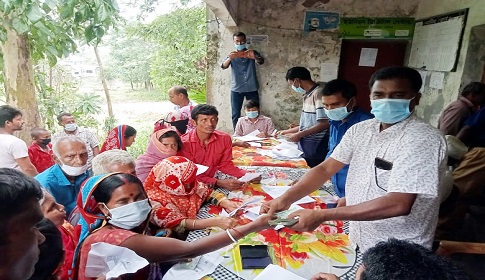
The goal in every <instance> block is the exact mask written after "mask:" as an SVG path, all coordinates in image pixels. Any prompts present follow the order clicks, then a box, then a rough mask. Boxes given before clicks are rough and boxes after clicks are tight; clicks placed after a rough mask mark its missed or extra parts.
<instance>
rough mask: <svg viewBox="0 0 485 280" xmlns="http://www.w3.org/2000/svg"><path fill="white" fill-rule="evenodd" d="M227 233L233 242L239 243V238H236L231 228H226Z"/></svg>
mask: <svg viewBox="0 0 485 280" xmlns="http://www.w3.org/2000/svg"><path fill="white" fill-rule="evenodd" d="M226 233H227V236H229V238H230V239H231V240H232V242H234V243H237V240H236V239H235V238H234V236H232V234H231V232H230V231H229V229H226Z"/></svg>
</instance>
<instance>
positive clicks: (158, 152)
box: [135, 128, 182, 182]
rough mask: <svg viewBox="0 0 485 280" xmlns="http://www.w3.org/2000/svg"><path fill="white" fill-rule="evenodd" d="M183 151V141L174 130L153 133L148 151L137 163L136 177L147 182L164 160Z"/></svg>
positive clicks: (167, 129) (168, 129)
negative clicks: (153, 170)
mask: <svg viewBox="0 0 485 280" xmlns="http://www.w3.org/2000/svg"><path fill="white" fill-rule="evenodd" d="M180 149H182V140H181V139H180V136H179V134H178V133H177V131H175V130H174V129H173V128H166V129H162V130H158V131H156V132H153V133H152V135H151V136H150V142H149V143H148V147H147V150H146V152H145V153H144V154H141V155H139V156H138V158H137V159H136V161H135V169H136V176H137V177H138V179H140V181H142V182H145V180H146V178H147V177H148V174H149V173H150V170H152V168H153V167H154V166H155V164H157V163H159V162H160V161H161V160H163V159H164V158H167V157H170V156H174V155H176V154H177V152H178V151H180Z"/></svg>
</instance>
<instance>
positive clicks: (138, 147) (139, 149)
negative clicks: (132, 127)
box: [126, 128, 153, 159]
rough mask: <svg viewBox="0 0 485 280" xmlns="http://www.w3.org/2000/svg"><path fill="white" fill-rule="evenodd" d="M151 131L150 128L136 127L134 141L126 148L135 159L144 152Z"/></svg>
mask: <svg viewBox="0 0 485 280" xmlns="http://www.w3.org/2000/svg"><path fill="white" fill-rule="evenodd" d="M152 131H153V129H152V128H143V129H138V128H137V129H136V138H135V142H134V143H133V144H132V145H131V147H128V148H126V150H127V151H128V152H129V153H130V154H131V155H132V156H133V158H135V159H136V158H137V157H138V156H139V155H141V154H143V153H145V151H146V149H147V146H148V141H149V139H150V134H151V133H152Z"/></svg>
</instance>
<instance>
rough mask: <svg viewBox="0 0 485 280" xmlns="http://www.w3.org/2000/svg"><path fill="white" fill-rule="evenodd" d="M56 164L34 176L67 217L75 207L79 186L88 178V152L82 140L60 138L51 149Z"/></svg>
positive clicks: (70, 137) (71, 137)
mask: <svg viewBox="0 0 485 280" xmlns="http://www.w3.org/2000/svg"><path fill="white" fill-rule="evenodd" d="M52 151H53V153H54V157H55V161H56V164H55V165H53V166H52V167H50V168H49V169H46V170H45V171H44V172H42V173H40V174H39V175H37V176H35V179H36V180H37V181H39V183H40V184H41V185H42V186H43V187H44V188H46V189H47V190H48V191H49V192H50V193H51V194H52V196H54V198H55V199H56V202H57V203H60V204H62V205H63V206H64V207H65V208H66V214H67V215H68V216H69V214H70V213H71V211H72V209H74V207H75V206H76V198H77V194H78V193H79V190H80V188H81V184H82V183H83V182H84V180H86V179H87V178H88V174H87V172H86V171H87V161H88V152H87V150H86V145H85V144H84V142H83V140H81V139H79V138H77V137H75V136H66V137H62V138H60V139H59V140H58V141H57V142H56V143H55V144H54V147H53V149H52Z"/></svg>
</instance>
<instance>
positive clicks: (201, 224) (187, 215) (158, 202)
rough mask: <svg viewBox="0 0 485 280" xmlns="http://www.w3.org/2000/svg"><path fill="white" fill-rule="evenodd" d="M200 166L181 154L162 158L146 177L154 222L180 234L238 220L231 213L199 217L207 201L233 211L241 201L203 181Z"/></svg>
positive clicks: (231, 223) (220, 225)
mask: <svg viewBox="0 0 485 280" xmlns="http://www.w3.org/2000/svg"><path fill="white" fill-rule="evenodd" d="M196 173H197V166H196V165H195V164H194V163H193V162H192V161H190V160H188V159H187V158H185V157H181V156H173V157H169V158H166V159H164V160H162V161H161V162H159V163H158V164H157V165H155V167H153V169H152V171H150V175H148V178H147V179H146V181H145V184H144V186H145V190H146V192H147V194H148V198H149V199H150V202H151V203H152V206H153V214H152V218H151V222H152V223H154V224H156V225H157V226H158V227H160V228H169V229H172V230H175V232H177V233H179V234H183V233H184V232H185V230H186V229H190V230H193V229H204V228H208V227H212V226H217V227H220V228H222V229H227V228H232V227H233V226H235V225H236V223H237V221H236V220H235V219H231V218H229V217H214V218H208V219H202V220H197V219H196V215H197V212H198V211H199V209H200V207H201V206H202V204H203V203H204V202H205V201H209V202H211V203H213V204H216V205H219V206H221V207H223V208H225V209H226V210H227V212H231V211H232V210H234V209H236V208H237V207H238V206H239V204H238V203H235V202H233V201H230V200H229V199H227V197H226V195H224V194H223V193H221V192H218V191H216V190H213V189H211V188H209V187H208V186H207V185H206V184H204V183H202V182H199V181H198V180H197V177H196Z"/></svg>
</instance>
